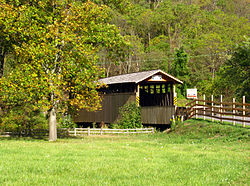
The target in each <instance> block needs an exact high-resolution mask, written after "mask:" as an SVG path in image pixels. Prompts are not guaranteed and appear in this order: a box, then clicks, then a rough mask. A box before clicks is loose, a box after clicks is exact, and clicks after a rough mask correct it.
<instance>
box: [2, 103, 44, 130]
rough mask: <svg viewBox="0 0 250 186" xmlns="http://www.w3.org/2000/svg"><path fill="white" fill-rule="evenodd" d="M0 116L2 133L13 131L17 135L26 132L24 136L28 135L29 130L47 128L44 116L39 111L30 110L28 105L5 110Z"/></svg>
mask: <svg viewBox="0 0 250 186" xmlns="http://www.w3.org/2000/svg"><path fill="white" fill-rule="evenodd" d="M0 114H1V115H0V116H1V119H0V128H1V129H2V130H3V131H13V132H17V133H18V134H19V135H21V132H22V131H26V135H29V133H30V132H29V131H30V130H31V129H47V128H48V121H47V119H46V116H45V115H44V114H43V113H41V112H40V110H34V109H32V107H31V106H30V105H23V106H16V107H13V108H11V109H5V110H3V111H2V113H0Z"/></svg>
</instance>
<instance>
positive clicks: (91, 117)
mask: <svg viewBox="0 0 250 186" xmlns="http://www.w3.org/2000/svg"><path fill="white" fill-rule="evenodd" d="M100 82H101V83H104V84H106V85H108V87H105V88H102V89H100V90H99V92H100V94H101V97H102V110H100V111H96V112H88V111H86V110H81V111H80V112H79V115H78V116H77V117H75V118H74V120H75V122H77V123H84V122H88V123H91V122H96V123H100V122H104V123H114V122H116V120H117V119H118V116H119V108H120V107H121V106H123V105H125V104H126V103H128V102H132V101H135V102H136V103H137V105H138V106H141V120H142V123H143V124H149V125H151V124H153V125H154V124H159V125H162V124H163V125H164V124H169V123H170V119H171V117H172V116H173V115H174V114H175V111H176V108H177V106H176V103H175V101H174V97H176V92H175V85H176V84H182V81H180V80H178V79H177V78H175V77H173V76H171V75H169V74H167V73H165V72H163V71H162V70H152V71H145V72H137V73H132V74H124V75H118V76H113V77H108V78H104V79H101V80H100Z"/></svg>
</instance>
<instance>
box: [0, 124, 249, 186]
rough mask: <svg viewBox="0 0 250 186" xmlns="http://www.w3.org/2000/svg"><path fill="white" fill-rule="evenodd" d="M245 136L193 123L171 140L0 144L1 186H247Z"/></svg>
mask: <svg viewBox="0 0 250 186" xmlns="http://www.w3.org/2000/svg"><path fill="white" fill-rule="evenodd" d="M248 130H249V129H243V128H232V127H231V126H226V125H218V124H214V123H211V122H202V121H194V120H191V121H188V122H186V123H185V124H184V125H183V126H180V127H177V128H176V131H175V132H172V133H169V134H166V133H157V134H155V135H131V136H102V137H93V136H90V137H84V138H78V139H77V138H76V139H59V140H58V141H57V142H54V143H51V142H47V141H45V140H34V139H29V138H21V139H19V138H16V139H9V138H0V185H221V184H222V185H227V184H234V185H247V184H248V183H249V176H248V175H249V167H250V166H249V165H250V161H249V155H250V154H249V152H250V151H249V150H250V145H249V131H248Z"/></svg>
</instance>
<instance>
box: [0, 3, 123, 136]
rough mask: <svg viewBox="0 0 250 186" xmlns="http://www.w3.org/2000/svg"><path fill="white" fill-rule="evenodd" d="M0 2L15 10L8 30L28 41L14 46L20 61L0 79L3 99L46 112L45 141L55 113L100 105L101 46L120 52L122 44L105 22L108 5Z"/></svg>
mask: <svg viewBox="0 0 250 186" xmlns="http://www.w3.org/2000/svg"><path fill="white" fill-rule="evenodd" d="M1 2H2V3H4V4H3V6H6V7H8V11H10V12H14V13H16V12H18V17H17V18H16V22H15V25H14V27H13V28H10V29H12V31H13V32H16V33H18V35H20V36H19V37H21V38H22V39H23V40H25V41H26V42H23V43H22V44H21V45H14V50H15V53H16V55H17V57H18V62H19V63H18V65H17V66H16V67H15V69H14V70H13V71H12V72H11V73H10V74H9V75H8V76H6V77H3V78H1V80H0V100H1V104H3V105H5V106H8V107H14V106H16V105H20V104H23V103H27V102H28V103H30V104H33V105H34V107H35V108H37V107H39V108H42V109H43V110H45V111H47V112H48V115H49V140H50V141H55V140H56V138H57V135H56V115H57V112H59V111H61V110H64V109H67V108H68V107H75V108H85V109H89V110H95V109H98V108H99V107H100V97H99V96H98V93H97V88H98V86H100V85H99V84H98V79H99V77H100V76H101V75H102V70H101V69H100V68H99V67H98V66H97V65H96V62H97V60H98V57H97V53H98V50H99V48H100V47H106V48H108V49H109V52H113V51H115V52H119V50H117V49H119V48H120V47H122V46H123V45H125V43H124V41H123V38H122V36H121V35H120V34H119V31H118V30H117V29H116V27H115V26H113V25H111V24H109V12H108V11H107V8H106V6H98V5H96V4H94V3H92V2H91V1H80V0H79V1H75V0H53V1H48V0H43V1H39V0H32V1H3V0H2V1H1ZM17 4H18V5H17Z"/></svg>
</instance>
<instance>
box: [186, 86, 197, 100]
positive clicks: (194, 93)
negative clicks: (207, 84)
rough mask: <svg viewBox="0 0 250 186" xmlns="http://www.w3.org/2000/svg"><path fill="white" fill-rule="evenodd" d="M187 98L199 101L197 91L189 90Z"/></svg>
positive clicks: (194, 89)
mask: <svg viewBox="0 0 250 186" xmlns="http://www.w3.org/2000/svg"><path fill="white" fill-rule="evenodd" d="M187 98H188V99H197V89H196V88H192V89H187Z"/></svg>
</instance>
